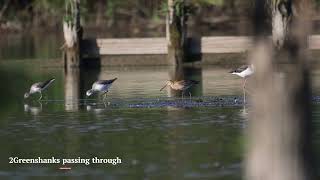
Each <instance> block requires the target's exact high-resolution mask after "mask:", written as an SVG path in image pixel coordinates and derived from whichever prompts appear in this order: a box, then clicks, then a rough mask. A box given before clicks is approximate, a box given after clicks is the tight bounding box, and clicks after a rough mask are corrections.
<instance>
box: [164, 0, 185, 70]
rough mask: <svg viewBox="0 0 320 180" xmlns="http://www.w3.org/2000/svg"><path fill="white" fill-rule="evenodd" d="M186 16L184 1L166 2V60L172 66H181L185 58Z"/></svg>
mask: <svg viewBox="0 0 320 180" xmlns="http://www.w3.org/2000/svg"><path fill="white" fill-rule="evenodd" d="M186 20H187V14H186V8H185V0H168V12H167V19H166V36H167V43H168V60H169V62H170V63H171V64H173V65H176V66H178V65H181V64H182V63H183V62H184V60H185V57H186V53H185V46H186V44H185V43H186V35H187V24H186Z"/></svg>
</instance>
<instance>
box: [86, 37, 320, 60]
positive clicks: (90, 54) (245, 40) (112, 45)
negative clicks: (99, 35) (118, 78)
mask: <svg viewBox="0 0 320 180" xmlns="http://www.w3.org/2000/svg"><path fill="white" fill-rule="evenodd" d="M81 46H82V48H81V53H82V57H83V58H89V59H90V58H99V57H100V56H108V55H109V56H112V55H165V54H167V53H168V48H167V40H166V38H123V39H122V38H120V39H85V40H82V44H81ZM252 46H253V39H252V37H250V36H217V37H202V38H201V39H188V47H187V51H188V52H189V53H191V54H219V53H221V54H223V53H244V52H246V51H248V50H250V49H251V48H252ZM309 47H310V49H311V50H319V49H320V35H313V36H311V37H310V40H309Z"/></svg>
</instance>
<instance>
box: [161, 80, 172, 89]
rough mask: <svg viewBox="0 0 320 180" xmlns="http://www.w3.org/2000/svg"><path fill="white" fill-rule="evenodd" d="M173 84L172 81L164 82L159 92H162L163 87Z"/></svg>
mask: <svg viewBox="0 0 320 180" xmlns="http://www.w3.org/2000/svg"><path fill="white" fill-rule="evenodd" d="M172 84H173V81H172V80H168V81H167V82H166V84H165V85H164V86H163V87H162V88H161V89H160V91H162V90H163V89H164V88H165V87H167V86H171V85H172Z"/></svg>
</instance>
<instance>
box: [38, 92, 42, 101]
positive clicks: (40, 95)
mask: <svg viewBox="0 0 320 180" xmlns="http://www.w3.org/2000/svg"><path fill="white" fill-rule="evenodd" d="M41 99H42V93H41V91H40V98H39V99H38V101H40V100H41Z"/></svg>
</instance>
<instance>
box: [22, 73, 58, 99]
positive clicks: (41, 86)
mask: <svg viewBox="0 0 320 180" xmlns="http://www.w3.org/2000/svg"><path fill="white" fill-rule="evenodd" d="M54 80H55V79H54V78H52V79H49V80H47V81H45V82H37V83H34V84H32V86H31V87H30V91H29V92H26V93H25V94H24V98H28V97H29V96H30V95H31V94H34V93H40V95H41V96H40V98H39V99H38V100H41V98H42V91H44V90H45V89H46V88H48V87H49V86H50V84H51V83H52V82H53V81H54Z"/></svg>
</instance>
